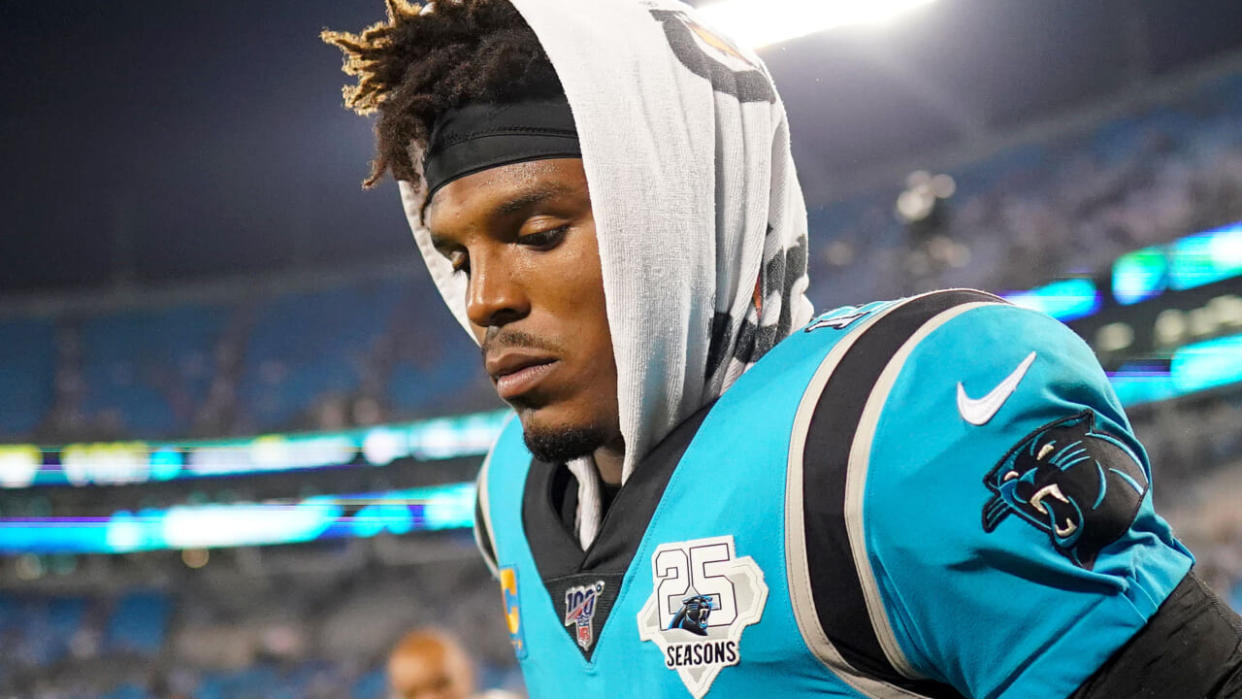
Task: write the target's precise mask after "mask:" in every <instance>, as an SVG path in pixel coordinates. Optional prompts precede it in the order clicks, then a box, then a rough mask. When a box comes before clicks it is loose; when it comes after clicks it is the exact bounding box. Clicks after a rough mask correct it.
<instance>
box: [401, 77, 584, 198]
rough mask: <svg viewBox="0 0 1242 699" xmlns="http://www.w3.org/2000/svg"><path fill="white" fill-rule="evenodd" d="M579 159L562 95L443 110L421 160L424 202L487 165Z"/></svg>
mask: <svg viewBox="0 0 1242 699" xmlns="http://www.w3.org/2000/svg"><path fill="white" fill-rule="evenodd" d="M581 157H582V148H581V147H580V146H579V145H578V131H577V129H575V128H574V117H573V114H572V113H571V112H570V111H569V102H568V101H566V99H565V97H564V96H559V97H541V98H538V99H531V100H526V101H522V102H512V103H503V104H496V103H470V104H466V105H464V106H461V107H458V108H456V109H450V110H449V111H447V112H445V113H444V115H443V116H441V117H440V118H439V120H437V121H436V123H435V126H434V127H433V128H432V129H431V138H430V139H428V145H427V157H426V159H425V160H424V162H423V178H424V179H425V180H426V182H427V201H431V197H432V196H433V195H434V194H435V193H436V190H438V189H440V188H441V187H443V186H444V185H446V184H448V183H449V182H452V181H453V180H455V179H458V178H460V177H465V176H466V175H472V174H474V173H476V172H480V171H482V170H486V169H488V168H493V167H500V166H501V165H510V164H513V163H520V162H523V161H526V160H545V159H547V158H581Z"/></svg>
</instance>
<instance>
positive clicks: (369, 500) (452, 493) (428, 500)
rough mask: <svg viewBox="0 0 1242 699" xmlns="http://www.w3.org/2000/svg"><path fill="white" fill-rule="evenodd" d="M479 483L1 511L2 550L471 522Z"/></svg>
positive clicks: (340, 534) (274, 537)
mask: <svg viewBox="0 0 1242 699" xmlns="http://www.w3.org/2000/svg"><path fill="white" fill-rule="evenodd" d="M473 522H474V484H473V483H456V484H452V485H443V486H434V487H428V488H411V489H408V490H395V491H389V492H384V493H364V494H359V495H340V496H317V497H313V498H307V499H305V500H301V501H297V502H281V501H272V502H263V503H239V504H233V505H182V506H177V507H172V508H169V509H167V510H142V511H139V512H130V511H127V510H123V511H119V512H116V513H113V514H112V515H111V516H108V517H2V518H0V553H3V554H21V553H79V554H81V553H129V552H132V551H154V550H161V549H188V548H213V547H225V546H266V545H272V544H294V543H300V542H306V541H316V540H322V539H338V538H345V537H371V536H375V535H377V534H379V533H381V532H385V531H387V532H391V533H393V534H405V533H408V532H412V531H431V530H440V529H458V528H463V527H469V526H471V525H472V523H473Z"/></svg>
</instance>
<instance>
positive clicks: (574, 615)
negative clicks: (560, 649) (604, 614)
mask: <svg viewBox="0 0 1242 699" xmlns="http://www.w3.org/2000/svg"><path fill="white" fill-rule="evenodd" d="M603 591H604V581H603V580H596V581H595V582H593V583H591V584H590V585H581V586H579V587H571V588H569V589H568V590H566V591H565V625H566V626H570V625H576V627H577V634H576V635H575V637H576V638H577V639H578V645H579V646H581V647H582V650H591V645H592V644H593V643H595V630H594V627H593V624H592V621H593V620H594V619H595V605H596V602H598V601H599V595H600V593H601V592H603Z"/></svg>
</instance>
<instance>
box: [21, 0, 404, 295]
mask: <svg viewBox="0 0 1242 699" xmlns="http://www.w3.org/2000/svg"><path fill="white" fill-rule="evenodd" d="M66 8H67V9H66ZM383 12H384V10H383V4H382V3H380V2H365V3H363V2H350V3H346V2H340V1H339V0H301V1H299V2H290V1H288V0H280V1H274V0H263V1H262V2H245V3H243V2H206V1H201V0H196V1H194V2H182V1H180V0H179V1H177V2H153V1H149V0H148V1H143V2H111V1H110V2H103V3H98V2H90V3H87V2H70V3H64V4H62V3H42V2H33V1H29V2H9V1H7V0H6V1H5V2H2V3H0V42H2V43H3V45H4V46H5V49H4V51H5V60H4V62H3V63H2V64H0V84H3V85H4V87H5V91H4V100H5V102H4V108H3V110H2V112H0V114H2V115H3V117H2V118H3V122H2V123H3V129H0V162H3V163H4V166H3V169H2V170H0V177H2V178H3V179H2V180H0V182H2V184H3V190H4V192H5V196H4V199H3V204H2V207H3V208H2V209H0V212H2V213H3V218H2V219H0V220H3V225H4V231H3V241H4V242H0V245H2V246H3V247H2V248H0V256H2V257H3V260H0V275H3V277H4V280H3V287H4V288H5V289H6V290H11V289H15V288H30V287H32V286H42V287H57V286H80V285H84V284H85V285H93V284H96V283H100V282H103V281H105V280H107V279H108V277H109V276H114V275H124V274H126V273H127V272H129V273H132V272H133V271H135V270H137V271H138V272H139V274H140V276H141V277H143V278H144V280H159V279H163V280H176V279H180V278H185V277H186V276H187V275H189V274H193V275H199V276H204V275H214V274H221V273H224V274H236V273H245V272H248V271H258V270H264V269H270V268H273V267H281V266H286V265H288V264H309V265H316V264H327V263H330V262H331V261H333V260H334V259H337V258H338V257H340V256H342V255H344V256H347V257H356V256H358V254H360V251H362V250H366V251H367V253H368V254H372V255H375V256H381V255H383V254H384V253H386V252H391V251H401V252H405V253H413V248H412V247H411V244H410V237H409V229H408V227H407V226H406V224H405V222H404V219H403V216H402V214H401V208H400V204H399V202H398V201H397V194H396V188H395V186H394V185H393V184H392V183H391V182H389V183H386V184H385V185H383V186H381V187H378V188H376V189H374V190H370V191H365V192H364V191H362V189H361V187H360V182H361V180H362V179H363V178H364V177H365V176H366V174H367V170H368V161H369V159H370V155H371V147H372V146H371V143H372V139H371V132H370V128H371V127H370V123H369V122H368V120H366V119H363V118H360V117H358V116H356V115H354V114H353V113H351V112H348V111H346V110H345V109H343V108H342V106H341V98H340V88H341V85H342V84H344V82H345V76H344V75H343V74H342V73H341V72H340V65H341V58H340V52H339V51H338V50H337V49H335V48H334V47H331V46H327V45H325V44H323V43H322V42H321V41H320V40H319V38H318V34H319V32H320V30H322V29H324V28H325V27H328V28H334V29H349V30H358V29H361V28H362V27H363V26H365V25H367V24H370V23H372V22H374V21H377V20H379V19H382V18H383ZM239 251H244V254H239Z"/></svg>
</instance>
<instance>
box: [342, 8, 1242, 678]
mask: <svg viewBox="0 0 1242 699" xmlns="http://www.w3.org/2000/svg"><path fill="white" fill-rule="evenodd" d="M388 15H389V16H388V20H387V21H385V22H381V23H379V24H377V25H375V26H374V27H371V28H369V29H368V30H366V31H365V32H363V33H362V34H360V35H352V34H346V33H336V32H325V34H324V38H325V39H326V40H328V41H330V42H331V43H334V44H336V45H337V46H339V47H340V48H342V49H343V50H344V52H345V54H346V57H347V62H346V72H347V73H350V74H352V75H357V76H358V78H359V80H358V83H357V85H355V86H351V87H347V88H346V91H345V97H346V103H347V105H348V106H350V107H352V108H354V109H356V110H357V111H359V112H361V113H372V112H378V114H379V118H378V121H377V125H376V133H377V141H378V144H377V148H378V154H377V157H376V158H375V160H374V163H373V170H372V174H371V177H370V179H369V180H368V182H369V183H373V182H375V181H376V180H378V179H379V178H380V177H381V176H383V175H384V174H386V173H388V172H391V173H392V174H393V176H394V177H395V178H396V179H397V180H398V181H399V184H400V187H401V192H402V198H403V203H404V206H405V211H406V214H407V218H408V220H409V222H410V225H411V227H412V229H413V232H414V236H415V239H416V241H417V244H418V247H419V249H420V251H421V252H422V254H423V257H424V260H425V261H426V263H427V265H428V267H429V269H430V271H431V274H432V277H433V278H434V280H435V281H436V283H437V285H438V287H439V289H440V291H441V294H442V296H443V297H444V300H445V301H446V302H447V304H448V305H449V307H450V309H452V310H453V312H454V313H455V315H456V316H457V318H458V320H459V321H460V322H461V323H462V325H463V326H464V327H466V328H467V329H468V330H469V331H470V332H471V333H472V334H473V336H474V338H475V339H476V341H477V342H478V343H479V344H480V346H481V348H482V351H483V355H484V364H485V368H486V370H487V371H488V373H489V374H490V375H491V377H492V379H493V382H494V383H495V385H496V389H497V392H498V394H499V395H500V397H501V398H502V399H504V400H505V401H506V402H508V403H509V404H510V405H511V406H512V407H513V408H514V410H515V412H516V416H517V419H515V420H512V421H511V422H510V423H509V425H508V427H507V428H506V429H505V431H504V432H503V434H502V435H501V437H500V438H499V440H498V441H497V443H496V445H495V446H494V447H493V449H492V452H491V454H490V455H489V457H488V460H487V461H486V462H485V464H484V467H483V470H482V472H481V473H480V477H479V500H478V513H477V516H476V520H477V523H476V532H477V535H478V537H479V540H480V546H481V548H482V550H483V552H484V554H485V557H486V558H487V559H488V561H489V563H490V564H491V565H492V567H493V570H494V571H495V572H496V574H497V576H498V577H499V580H500V584H501V588H502V593H503V599H504V605H505V614H506V618H507V621H508V627H509V632H510V637H511V640H512V642H513V646H514V649H515V652H516V654H517V657H518V659H519V662H520V663H521V665H522V670H523V674H524V676H525V679H526V683H527V686H528V688H529V689H530V691H531V693H532V695H534V696H604V695H608V696H634V697H648V696H677V695H683V696H684V695H685V694H686V693H689V694H690V695H692V696H695V697H702V696H704V695H706V694H708V693H709V692H712V691H713V690H715V691H716V692H717V693H718V694H719V695H722V696H724V695H730V696H732V695H743V694H745V695H755V696H785V695H801V694H816V693H820V694H837V695H857V694H864V695H868V696H884V697H919V696H935V697H941V696H949V697H953V696H970V697H976V696H998V695H1001V694H1005V695H1008V696H1036V695H1039V696H1045V695H1046V696H1067V695H1073V696H1075V697H1117V696H1139V695H1147V696H1203V695H1209V696H1236V695H1238V694H1239V693H1242V646H1240V642H1242V624H1240V623H1239V620H1238V618H1237V616H1236V615H1235V614H1233V613H1232V612H1230V611H1228V609H1227V608H1226V607H1225V606H1224V605H1223V604H1221V603H1220V602H1219V600H1217V599H1216V598H1215V597H1214V596H1213V595H1212V594H1211V593H1210V592H1209V591H1208V590H1207V589H1206V588H1205V587H1204V586H1203V585H1202V584H1201V582H1200V581H1199V580H1198V579H1197V577H1196V576H1195V575H1194V574H1193V573H1192V574H1188V571H1189V570H1190V567H1191V565H1192V563H1193V559H1192V558H1191V556H1190V554H1189V552H1188V551H1187V550H1186V549H1185V547H1184V546H1182V545H1181V544H1180V543H1179V542H1178V541H1177V540H1176V539H1175V538H1174V537H1173V535H1172V532H1171V531H1170V529H1169V527H1168V525H1167V524H1166V523H1165V521H1164V520H1163V519H1162V518H1160V517H1159V516H1158V515H1157V514H1156V513H1155V512H1154V510H1153V509H1152V505H1151V491H1150V487H1149V483H1150V465H1149V464H1148V463H1147V458H1146V456H1145V453H1144V451H1143V448H1142V446H1141V445H1140V444H1139V443H1138V441H1137V440H1136V439H1135V437H1134V435H1133V433H1132V431H1131V429H1130V426H1129V421H1128V420H1127V418H1126V416H1125V414H1124V412H1123V411H1122V409H1121V407H1120V404H1119V402H1118V401H1117V398H1116V396H1115V394H1114V393H1113V391H1112V389H1111V388H1110V386H1109V384H1108V381H1107V378H1106V377H1105V375H1104V373H1103V371H1102V370H1101V369H1100V366H1099V364H1098V362H1097V361H1096V359H1095V357H1094V355H1093V354H1092V353H1091V351H1090V349H1089V348H1088V347H1087V346H1086V344H1085V343H1083V342H1082V341H1081V340H1080V339H1079V338H1078V337H1077V336H1076V335H1074V334H1073V333H1072V331H1070V330H1069V329H1068V328H1066V327H1065V326H1063V325H1061V324H1060V323H1058V322H1056V321H1054V320H1052V319H1051V318H1049V317H1047V316H1044V315H1042V314H1039V313H1035V312H1031V311H1027V310H1023V309H1019V308H1016V307H1014V306H1011V305H1009V304H1007V303H1005V302H1004V301H1002V300H1001V299H999V298H997V297H995V296H992V295H990V294H985V293H983V292H976V291H970V290H951V291H943V292H933V293H930V294H924V295H921V296H916V297H913V298H908V299H899V300H896V301H885V302H875V303H869V304H865V305H861V306H857V307H846V308H840V309H836V310H833V311H829V312H827V313H823V314H821V315H819V316H818V317H814V314H813V312H812V309H811V307H810V304H809V302H808V301H807V300H806V297H805V291H806V288H807V278H806V274H805V271H806V261H807V236H806V226H807V222H806V210H805V205H804V203H803V200H802V195H801V191H800V189H799V186H798V182H797V177H796V174H795V171H794V167H793V161H792V157H791V154H790V149H789V132H788V123H787V121H786V118H785V112H784V107H783V105H782V103H781V100H780V98H779V96H778V95H777V92H776V90H775V87H774V86H773V85H772V83H771V80H770V78H769V75H768V73H767V70H766V68H765V67H764V65H763V64H762V62H761V61H760V60H759V59H758V58H757V57H756V56H755V55H754V53H753V52H751V51H749V50H746V49H744V48H740V47H738V46H737V45H736V44H735V43H734V42H731V41H730V40H729V39H728V38H727V37H724V36H721V35H720V34H718V33H716V32H714V31H712V30H711V29H710V28H708V27H707V26H705V25H704V24H703V23H701V22H699V21H698V20H697V18H696V16H695V14H694V12H693V11H692V10H691V9H690V8H688V7H686V6H684V5H682V4H680V3H676V2H671V1H669V0H642V1H636V0H597V1H595V2H590V3H583V2H578V1H577V0H513V2H512V4H510V3H509V2H507V1H506V0H461V1H459V2H453V1H449V0H442V1H441V2H439V3H435V4H429V5H425V6H424V5H418V4H410V3H406V2H403V1H402V0H389V2H388Z"/></svg>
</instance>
